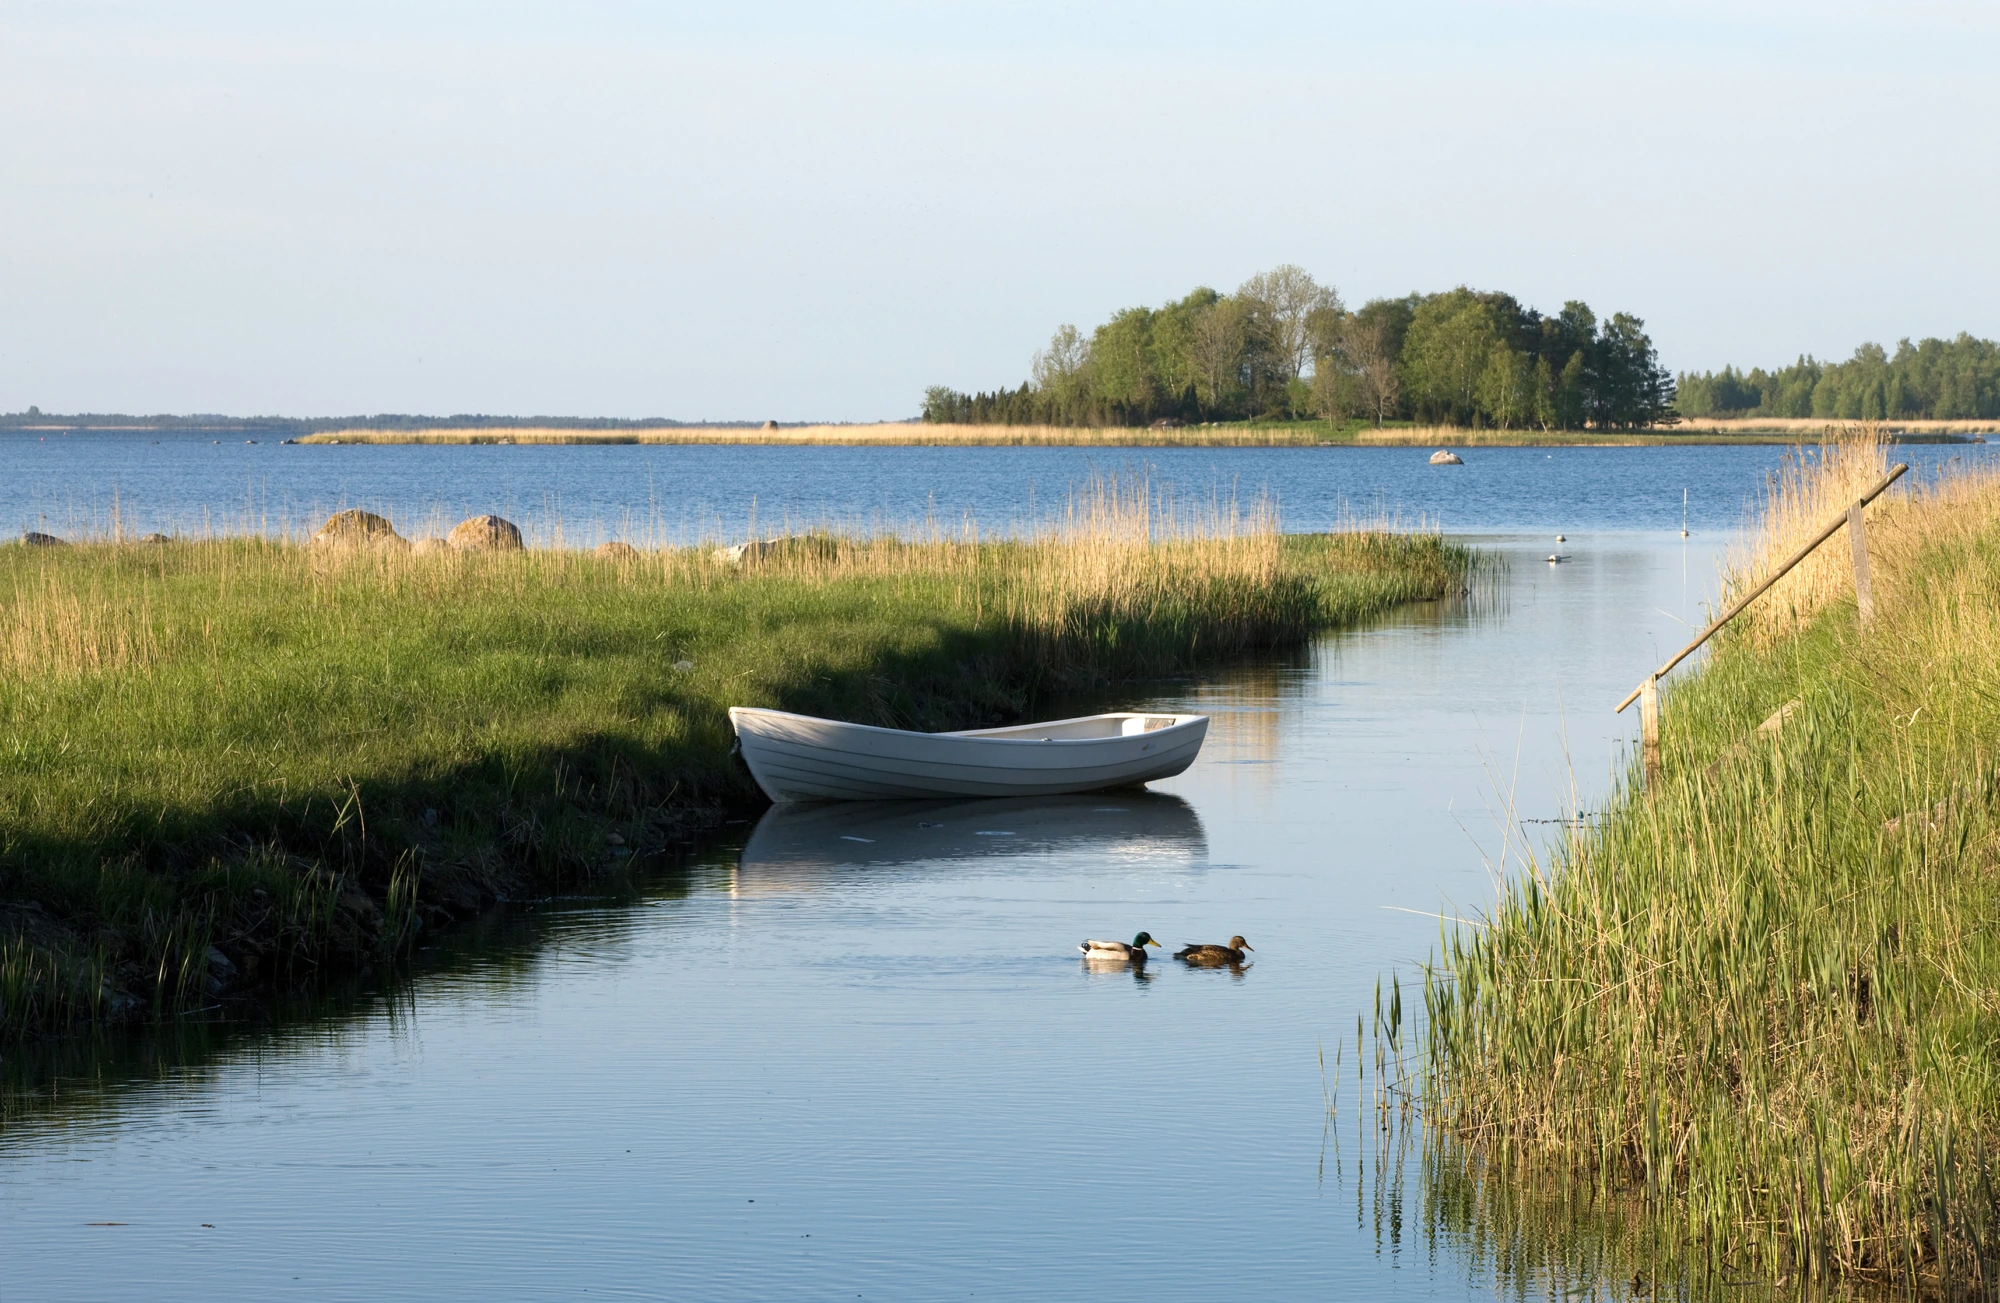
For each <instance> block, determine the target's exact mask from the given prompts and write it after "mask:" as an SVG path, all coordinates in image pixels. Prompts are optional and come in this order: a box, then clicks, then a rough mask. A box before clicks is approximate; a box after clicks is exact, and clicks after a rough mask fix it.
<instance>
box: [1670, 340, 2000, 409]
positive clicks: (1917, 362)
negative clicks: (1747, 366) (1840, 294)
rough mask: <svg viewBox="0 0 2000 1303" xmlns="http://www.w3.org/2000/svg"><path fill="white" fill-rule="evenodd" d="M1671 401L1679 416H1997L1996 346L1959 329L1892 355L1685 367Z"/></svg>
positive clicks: (1999, 376)
mask: <svg viewBox="0 0 2000 1303" xmlns="http://www.w3.org/2000/svg"><path fill="white" fill-rule="evenodd" d="M1676 406H1677V407H1678V408H1679V410H1680V412H1681V414H1682V415H1683V416H1706V417H1725V418H1734V417H1758V416H1779V417H1823V418H1827V419H1831V420H1844V421H1882V420H1897V419H1904V420H1936V421H1951V420H1973V419H1987V420H1991V419H1994V418H1996V417H2000V344H1996V343H1995V342H1994V341H1992V340H1990V339H1974V338H1973V337H1972V336H1971V335H1966V334H1961V335H1959V337H1958V338H1957V339H1952V340H1943V339H1926V340H1923V341H1921V342H1920V343H1916V344H1912V343H1911V342H1910V341H1909V340H1907V339H1905V340H1902V341H1901V342H1899V343H1898V344H1897V345H1896V351H1895V353H1894V354H1893V355H1892V354H1891V353H1890V352H1889V351H1888V350H1887V349H1885V348H1883V347H1882V346H1881V345H1880V344H1863V345H1862V346H1861V347H1860V348H1857V349H1855V350H1854V356H1853V357H1851V358H1849V359H1848V360H1847V361H1845V362H1820V361H1816V360H1815V359H1813V358H1811V357H1801V358H1799V360H1798V361H1796V362H1794V363H1792V364H1791V365H1790V366H1787V367H1780V368H1779V369H1777V370H1775V371H1766V370H1765V369H1764V368H1762V367H1754V368H1752V369H1751V370H1749V371H1739V370H1737V369H1736V368H1735V367H1733V366H1726V367H1724V368H1722V370H1720V371H1700V372H1695V371H1686V372H1682V373H1681V375H1680V377H1679V398H1678V400H1677V402H1676Z"/></svg>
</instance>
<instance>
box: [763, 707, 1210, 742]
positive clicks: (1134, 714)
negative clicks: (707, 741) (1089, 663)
mask: <svg viewBox="0 0 2000 1303" xmlns="http://www.w3.org/2000/svg"><path fill="white" fill-rule="evenodd" d="M739 711H740V712H742V713H743V714H745V715H753V716H754V715H771V716H776V717H777V718H779V719H796V720H803V721H805V722H807V723H811V724H831V725H834V726H835V727H837V728H844V729H858V730H861V731H863V732H868V733H882V734H887V735H889V736H891V737H920V738H965V739H968V740H973V741H979V742H1018V743H1021V744H1022V745H1025V746H1056V745H1061V744H1071V743H1101V742H1118V741H1125V740H1128V739H1130V738H1134V737H1151V738H1157V737H1164V736H1166V735H1168V734H1171V733H1173V732H1176V731H1177V730H1180V729H1183V728H1188V727H1191V726H1193V725H1196V724H1206V723H1207V722H1208V721H1209V717H1208V716H1207V715H1184V714H1178V713H1175V712H1173V711H1164V710H1111V711H1104V712H1102V713H1100V714H1096V715H1074V716H1071V717H1070V718H1068V719H1047V720H1039V721H1036V722H1035V723H1032V724H1005V725H1001V726H1000V727H998V728H991V729H954V730H951V731H949V732H943V733H925V732H920V731H919V730H917V729H911V728H884V727H883V726H882V725H880V724H856V723H852V722H850V721H848V720H844V719H828V718H826V717H825V716H823V715H800V714H797V713H795V712H793V711H789V710H773V709H771V708H769V707H767V706H731V707H730V708H729V722H730V725H731V727H732V728H734V729H735V730H736V732H737V733H738V734H739V735H740V734H741V732H742V728H741V726H740V725H739V724H738V721H737V713H738V712H739ZM1098 719H1120V720H1123V719H1171V720H1173V721H1174V722H1173V723H1171V724H1169V725H1167V726H1166V727H1165V728H1155V729H1148V730H1146V731H1145V732H1144V733H1112V734H1107V735H1106V736H1104V737H1055V738H1050V737H1008V736H1006V734H1009V733H1015V732H1018V731H1019V730H1021V729H1036V728H1060V727H1062V726H1063V725H1065V724H1085V723H1089V722H1090V721H1092V720H1098Z"/></svg>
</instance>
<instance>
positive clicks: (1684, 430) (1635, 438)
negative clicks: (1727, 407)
mask: <svg viewBox="0 0 2000 1303" xmlns="http://www.w3.org/2000/svg"><path fill="white" fill-rule="evenodd" d="M1819 424H1820V427H1822V428H1824V427H1825V426H1826V423H1825V422H1820V423H1819ZM1797 438H1798V436H1797V435H1796V434H1791V433H1784V432H1777V431H1770V430H1761V429H1748V428H1746V429H1741V430H1728V431H1724V430H1694V429H1692V428H1690V427H1688V426H1685V425H1678V426H1674V427H1672V428H1671V429H1651V430H1495V429H1478V430H1471V429H1466V428H1465V427H1464V426H1456V425H1389V426H1381V427H1369V426H1363V427H1361V428H1360V429H1358V430H1356V431H1354V432H1353V434H1352V435H1351V436H1348V437H1346V438H1344V440H1343V441H1351V442H1353V443H1355V444H1358V445H1361V446H1364V447H1390V448H1415V447H1422V448H1641V447H1657V446H1661V445H1668V444H1745V443H1772V444H1790V443H1792V442H1793V441H1795V440H1796V439H1797Z"/></svg>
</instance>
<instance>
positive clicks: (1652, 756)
mask: <svg viewBox="0 0 2000 1303" xmlns="http://www.w3.org/2000/svg"><path fill="white" fill-rule="evenodd" d="M1639 742H1640V746H1641V749H1642V750H1643V751H1644V752H1645V756H1646V785H1647V786H1649V787H1650V786H1652V784H1653V782H1654V780H1656V779H1658V778H1659V776H1660V680H1659V679H1658V678H1657V677H1655V676H1652V675H1648V676H1647V678H1646V681H1645V682H1644V683H1641V684H1640V685H1639Z"/></svg>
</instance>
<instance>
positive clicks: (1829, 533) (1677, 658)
mask: <svg viewBox="0 0 2000 1303" xmlns="http://www.w3.org/2000/svg"><path fill="white" fill-rule="evenodd" d="M1909 469H1910V467H1909V465H1908V463H1905V462H1898V463H1897V464H1896V465H1895V466H1892V467H1890V469H1889V473H1888V474H1887V475H1884V476H1883V477H1882V481H1881V483H1879V484H1877V485H1876V486H1875V487H1874V488H1872V489H1870V490H1868V492H1866V493H1864V494H1862V495H1861V496H1860V497H1859V498H1857V499H1856V500H1855V503H1854V506H1855V507H1865V506H1867V505H1868V504H1869V503H1871V502H1873V501H1874V500H1875V499H1876V498H1877V497H1878V496H1880V494H1881V493H1882V491H1883V490H1884V489H1886V488H1888V487H1889V486H1890V485H1891V484H1894V483H1895V482H1896V481H1897V480H1899V479H1901V478H1902V476H1903V472H1905V471H1907V470H1909ZM1852 509H1853V508H1849V510H1852ZM1846 523H1847V516H1846V514H1844V513H1843V514H1841V515H1838V516H1835V517H1834V518H1833V521H1832V523H1831V524H1829V525H1828V526H1827V527H1826V528H1825V529H1822V530H1821V531H1820V532H1819V533H1818V534H1815V535H1814V536H1813V540H1812V541H1811V542H1810V543H1807V544H1806V545H1805V546H1804V547H1802V548H1800V549H1799V550H1798V551H1796V552H1794V553H1792V555H1791V556H1790V557H1789V558H1787V559H1786V561H1785V564H1783V565H1781V566H1779V567H1778V568H1777V569H1776V570H1774V571H1772V572H1771V576H1770V578H1768V579H1766V580H1765V581H1764V582H1763V583H1761V584H1758V585H1757V586H1756V587H1755V588H1753V589H1751V590H1750V591H1749V592H1747V593H1745V594H1743V596H1741V597H1739V598H1737V599H1736V600H1735V601H1734V602H1731V603H1730V604H1729V609H1728V610H1726V611H1724V612H1723V613H1722V614H1721V615H1718V616H1716V617H1715V619H1714V620H1713V621H1711V622H1710V624H1709V626H1708V627H1707V628H1706V629H1703V630H1702V631H1701V634H1700V636H1698V637H1697V638H1696V639H1695V640H1694V641H1693V642H1691V643H1689V644H1688V645H1687V646H1685V647H1683V648H1681V649H1680V650H1679V651H1677V652H1675V653H1674V654H1673V655H1672V656H1670V657H1668V658H1667V663H1666V664H1665V665H1662V666H1661V667H1660V668H1659V669H1657V670H1654V671H1653V677H1654V678H1656V679H1664V678H1666V677H1667V671H1668V670H1670V669H1672V668H1673V667H1674V666H1676V665H1678V664H1680V663H1681V662H1682V661H1684V660H1686V659H1687V658H1688V657H1689V656H1692V655H1693V654H1694V651H1695V649H1696V648H1697V647H1699V646H1701V645H1702V644H1703V643H1705V642H1707V641H1708V640H1709V639H1710V638H1712V637H1714V636H1715V631H1716V630H1717V629H1720V628H1721V627H1722V626H1723V625H1725V624H1728V623H1729V622H1730V621H1731V620H1733V619H1735V618H1736V617H1737V615H1738V614H1739V613H1741V612H1742V610H1743V608H1744V607H1746V606H1748V605H1750V603H1752V602H1754V601H1756V600H1757V599H1758V598H1759V597H1762V596H1763V595H1764V590H1765V589H1767V588H1769V587H1770V586H1771V585H1772V584H1775V583H1777V582H1778V581H1779V580H1780V579H1783V578H1784V577H1785V576H1786V575H1787V574H1788V573H1790V572H1791V569H1792V567H1793V566H1795V565H1797V564H1798V563H1799V562H1801V561H1803V560H1805V559H1806V558H1807V557H1808V556H1811V555H1812V550H1813V549H1814V548H1816V547H1818V546H1819V545H1820V544H1821V543H1824V542H1826V541H1827V540H1828V539H1830V538H1832V537H1833V532H1834V531H1835V530H1837V529H1839V528H1840V527H1841V526H1842V525H1845V524H1846ZM1643 687H1644V685H1643V684H1642V685H1640V687H1638V688H1634V689H1632V691H1631V693H1630V694H1629V695H1627V696H1626V698H1625V700H1623V701H1621V702H1619V703H1618V709H1617V710H1614V711H1612V712H1611V713H1612V714H1614V715H1616V714H1619V713H1620V712H1622V711H1623V710H1624V709H1625V707H1627V706H1629V705H1631V704H1632V703H1633V702H1635V701H1637V700H1638V699H1639V693H1640V691H1641V690H1642V688H1643Z"/></svg>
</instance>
